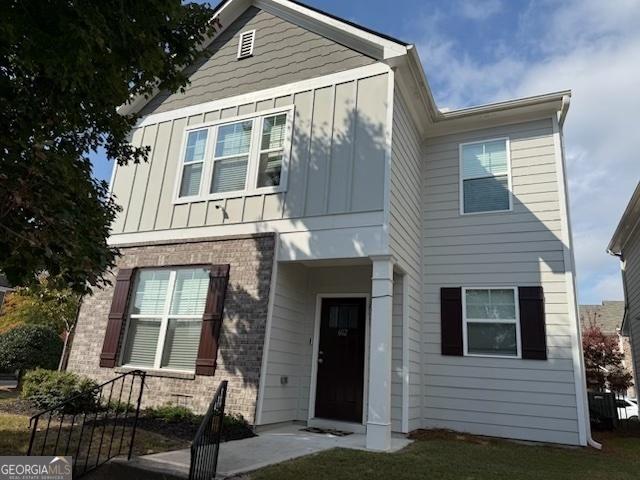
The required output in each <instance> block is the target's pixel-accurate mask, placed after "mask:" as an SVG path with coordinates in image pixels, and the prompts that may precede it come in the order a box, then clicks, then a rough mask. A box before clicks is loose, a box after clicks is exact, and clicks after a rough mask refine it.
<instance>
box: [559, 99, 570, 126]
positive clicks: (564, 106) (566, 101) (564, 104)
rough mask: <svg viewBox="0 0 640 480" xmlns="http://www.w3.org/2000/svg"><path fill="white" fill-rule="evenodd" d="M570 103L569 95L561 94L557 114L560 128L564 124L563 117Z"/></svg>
mask: <svg viewBox="0 0 640 480" xmlns="http://www.w3.org/2000/svg"><path fill="white" fill-rule="evenodd" d="M570 104H571V95H570V94H565V95H563V96H562V104H561V105H560V114H559V115H558V125H560V128H562V126H563V125H564V119H565V117H566V116H567V112H568V111H569V105H570Z"/></svg>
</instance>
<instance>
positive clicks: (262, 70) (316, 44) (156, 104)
mask: <svg viewBox="0 0 640 480" xmlns="http://www.w3.org/2000/svg"><path fill="white" fill-rule="evenodd" d="M249 30H255V31H256V33H255V41H254V49H253V55H252V56H251V57H248V58H243V59H238V58H237V54H238V42H239V38H240V34H241V33H242V32H245V31H249ZM372 63H375V60H374V59H372V58H369V57H367V56H366V55H363V54H361V53H359V52H356V51H354V50H350V49H349V48H347V47H345V46H343V45H340V44H338V43H335V42H333V41H332V40H329V39H327V38H325V37H322V36H320V35H318V34H317V33H313V32H310V31H308V30H305V29H303V28H301V27H299V26H297V25H295V24H293V23H290V22H287V21H286V20H283V19H282V18H279V17H277V16H274V15H272V14H270V13H268V12H265V11H264V10H260V9H258V8H256V7H249V8H248V9H247V10H246V11H245V12H244V13H243V14H241V15H240V17H238V18H237V19H236V20H235V21H234V22H233V23H232V24H231V25H230V26H229V27H227V28H226V29H225V30H224V31H223V32H222V33H221V34H220V36H219V37H217V38H216V39H215V40H214V41H213V42H212V43H211V45H209V47H207V49H206V50H205V56H204V58H203V59H201V60H200V61H199V62H197V63H196V64H195V65H193V66H191V67H190V68H189V69H188V70H187V72H186V73H187V74H188V76H189V81H190V84H189V85H187V86H186V87H185V91H184V92H183V93H181V92H176V93H173V94H169V93H167V92H163V93H160V94H159V95H158V96H156V97H155V98H154V99H152V100H151V101H150V102H149V103H148V104H147V105H146V106H145V107H144V108H143V110H142V111H141V114H142V115H147V114H149V113H158V112H166V111H169V110H174V109H176V108H182V107H186V106H191V105H197V104H199V103H205V102H210V101H212V100H219V99H221V98H228V97H233V96H236V95H241V94H244V93H248V92H254V91H257V90H263V89H265V88H270V87H276V86H279V85H283V84H287V83H292V82H297V81H299V80H305V79H309V78H315V77H320V76H322V75H327V74H330V73H336V72H342V71H344V70H349V69H352V68H356V67H362V66H364V65H370V64H372Z"/></svg>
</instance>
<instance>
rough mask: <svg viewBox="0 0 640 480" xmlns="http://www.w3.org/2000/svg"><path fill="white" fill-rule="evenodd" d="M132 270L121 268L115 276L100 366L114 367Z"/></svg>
mask: <svg viewBox="0 0 640 480" xmlns="http://www.w3.org/2000/svg"><path fill="white" fill-rule="evenodd" d="M134 271H135V269H133V268H121V269H120V270H119V271H118V275H117V276H116V284H115V287H114V289H113V299H112V300H111V310H110V311H109V320H108V321H107V330H106V332H105V334H104V343H103V344H102V353H101V354H100V366H101V367H109V368H113V367H115V366H116V358H117V357H118V349H119V347H120V336H121V335H120V334H121V333H122V328H123V326H124V318H125V315H126V312H127V303H128V300H129V291H130V290H131V278H132V277H133V272H134Z"/></svg>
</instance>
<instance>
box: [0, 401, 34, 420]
mask: <svg viewBox="0 0 640 480" xmlns="http://www.w3.org/2000/svg"><path fill="white" fill-rule="evenodd" d="M39 411H40V410H38V409H37V408H33V406H32V405H31V403H29V402H27V401H26V400H22V399H21V398H16V399H13V400H6V401H3V402H0V412H3V413H10V414H12V415H26V416H27V417H31V416H33V415H35V414H36V413H38V412H39Z"/></svg>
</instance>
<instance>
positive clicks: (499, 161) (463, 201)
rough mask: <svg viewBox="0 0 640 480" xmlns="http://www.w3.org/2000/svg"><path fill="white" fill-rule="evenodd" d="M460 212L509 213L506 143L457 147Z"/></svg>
mask: <svg viewBox="0 0 640 480" xmlns="http://www.w3.org/2000/svg"><path fill="white" fill-rule="evenodd" d="M460 192H461V193H460V213H462V214H468V213H483V212H500V211H506V210H511V178H510V161H509V140H508V139H506V138H499V139H495V140H487V141H482V142H473V143H463V144H461V145H460Z"/></svg>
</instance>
